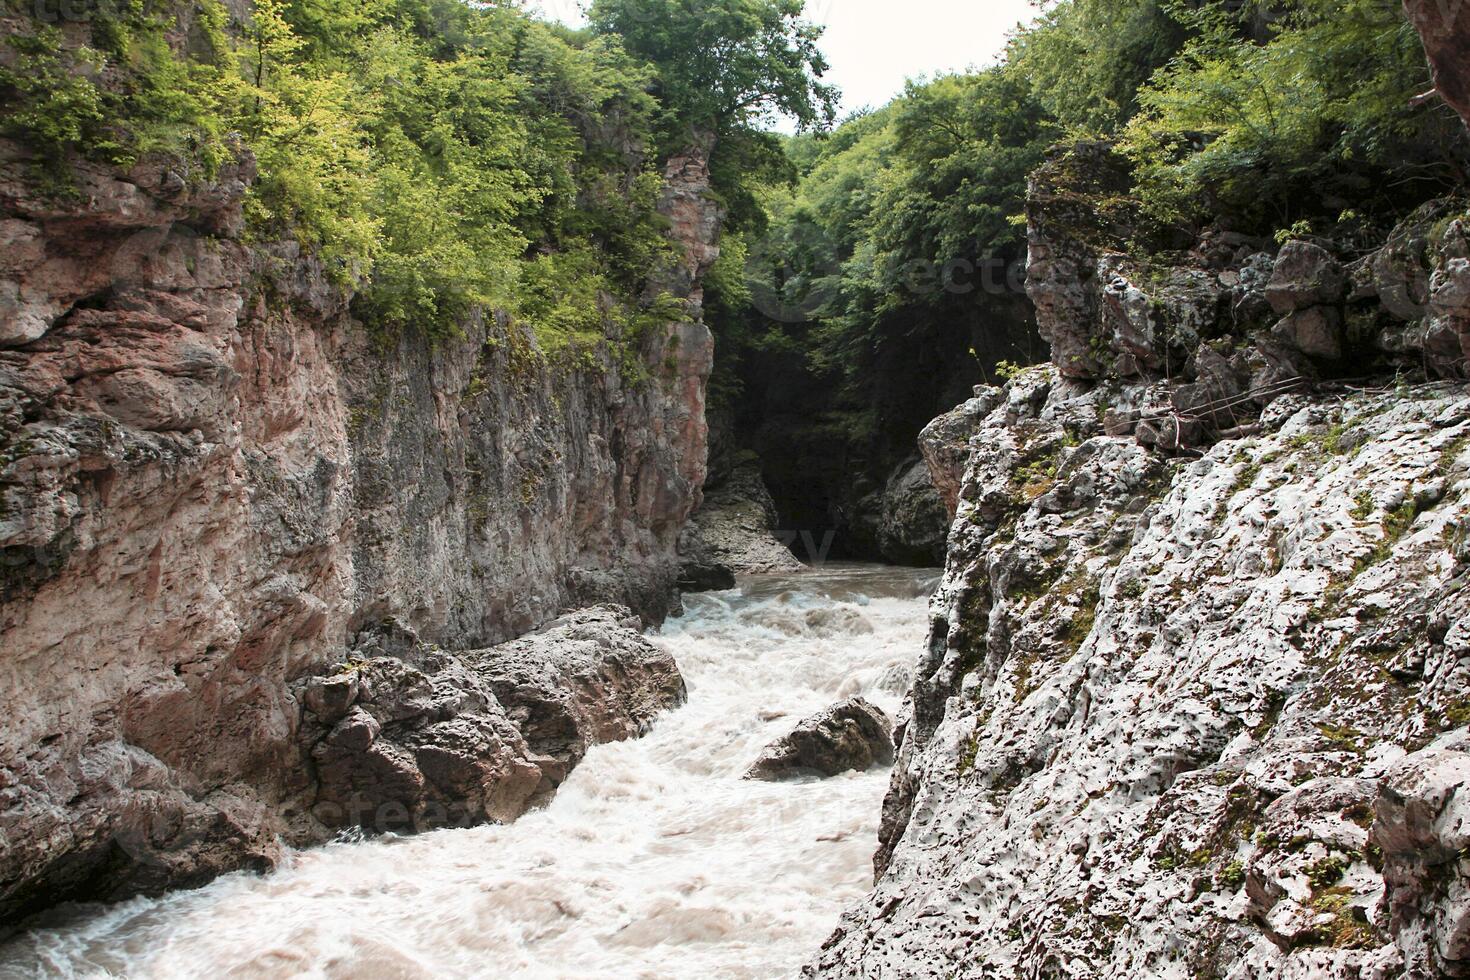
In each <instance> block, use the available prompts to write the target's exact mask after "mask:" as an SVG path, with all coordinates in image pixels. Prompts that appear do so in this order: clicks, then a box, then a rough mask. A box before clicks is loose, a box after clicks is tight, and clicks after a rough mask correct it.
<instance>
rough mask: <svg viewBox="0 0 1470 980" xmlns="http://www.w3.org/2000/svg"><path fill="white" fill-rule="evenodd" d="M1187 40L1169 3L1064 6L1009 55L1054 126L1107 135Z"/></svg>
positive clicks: (1091, 0)
mask: <svg viewBox="0 0 1470 980" xmlns="http://www.w3.org/2000/svg"><path fill="white" fill-rule="evenodd" d="M1189 35H1190V30H1189V25H1188V24H1187V23H1185V22H1184V21H1182V20H1181V18H1179V17H1178V16H1176V14H1175V12H1174V9H1173V5H1172V4H1171V3H1170V2H1169V0H1070V2H1066V3H1060V4H1055V5H1052V6H1051V8H1050V9H1049V10H1047V11H1046V12H1045V13H1044V14H1043V15H1042V17H1041V19H1040V20H1039V22H1038V23H1037V24H1036V25H1035V26H1033V27H1032V28H1030V29H1029V30H1026V31H1023V32H1021V33H1020V34H1019V35H1017V37H1016V38H1015V39H1014V40H1013V41H1012V43H1011V46H1010V50H1009V51H1008V52H1007V54H1008V61H1009V63H1010V65H1011V66H1012V67H1013V68H1014V69H1015V71H1016V72H1017V73H1018V74H1019V75H1020V76H1021V77H1022V78H1024V79H1026V80H1027V81H1028V82H1029V84H1030V85H1031V88H1032V90H1033V91H1034V92H1035V93H1036V97H1037V98H1038V99H1039V100H1040V101H1041V102H1042V104H1043V105H1044V106H1045V107H1046V111H1047V112H1048V113H1049V114H1050V115H1051V116H1052V118H1054V119H1055V120H1056V121H1057V122H1058V123H1059V124H1060V125H1062V126H1065V127H1067V128H1069V129H1073V130H1083V131H1089V132H1094V133H1111V132H1114V131H1116V130H1117V129H1118V127H1119V126H1121V125H1122V124H1123V123H1124V122H1126V121H1127V120H1128V119H1129V118H1130V117H1132V116H1133V114H1134V113H1135V112H1136V111H1137V109H1138V93H1139V90H1140V89H1141V88H1142V87H1143V85H1144V83H1146V82H1147V81H1148V80H1149V78H1150V77H1151V76H1152V75H1153V73H1154V72H1155V71H1157V70H1158V69H1159V68H1162V67H1163V66H1164V65H1166V64H1168V63H1169V62H1170V61H1171V60H1172V59H1173V58H1174V56H1175V55H1176V54H1178V53H1179V51H1180V49H1181V48H1182V47H1183V45H1184V43H1185V41H1186V40H1187V38H1188V37H1189Z"/></svg>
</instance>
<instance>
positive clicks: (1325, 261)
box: [1266, 242, 1348, 315]
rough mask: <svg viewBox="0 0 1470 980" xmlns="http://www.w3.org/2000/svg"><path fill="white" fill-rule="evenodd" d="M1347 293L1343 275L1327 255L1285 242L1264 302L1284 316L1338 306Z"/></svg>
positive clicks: (1319, 249) (1306, 244)
mask: <svg viewBox="0 0 1470 980" xmlns="http://www.w3.org/2000/svg"><path fill="white" fill-rule="evenodd" d="M1347 291H1348V277H1347V273H1346V272H1345V271H1344V270H1343V267H1342V266H1341V265H1340V264H1339V263H1338V261H1337V260H1336V259H1334V258H1333V257H1332V254H1331V253H1330V252H1328V251H1327V250H1326V249H1324V248H1322V247H1321V246H1320V245H1313V244H1312V243H1311V242H1288V243H1287V244H1286V245H1285V246H1284V247H1283V248H1282V249H1281V254H1280V255H1278V256H1277V257H1276V266H1275V269H1274V270H1273V271H1272V273H1271V281H1270V282H1269V283H1268V284H1267V285H1266V300H1267V302H1269V303H1270V304H1271V309H1273V310H1275V311H1276V312H1277V313H1279V314H1282V315H1285V314H1288V313H1294V312H1296V311H1297V310H1300V309H1304V308H1306V307H1308V306H1322V305H1331V304H1334V303H1340V302H1342V300H1343V299H1344V297H1346V296H1347Z"/></svg>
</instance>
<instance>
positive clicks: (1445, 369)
mask: <svg viewBox="0 0 1470 980" xmlns="http://www.w3.org/2000/svg"><path fill="white" fill-rule="evenodd" d="M1118 176H1119V174H1118V171H1117V169H1116V161H1115V160H1114V159H1113V158H1112V157H1111V156H1110V154H1109V153H1108V152H1107V150H1106V148H1105V147H1101V146H1097V145H1084V146H1082V147H1079V148H1077V149H1076V150H1075V151H1073V152H1072V153H1070V154H1067V155H1065V156H1063V157H1059V158H1057V159H1054V160H1053V161H1052V162H1051V163H1050V164H1049V165H1048V167H1047V168H1045V169H1044V170H1043V171H1042V173H1041V174H1039V175H1038V177H1037V179H1036V182H1035V186H1034V187H1033V191H1032V200H1031V209H1030V219H1031V220H1030V231H1031V247H1032V251H1031V270H1030V279H1029V289H1030V291H1031V295H1032V297H1033V299H1034V300H1035V302H1036V305H1037V309H1038V311H1039V318H1040V326H1041V329H1042V332H1043V334H1044V335H1045V336H1047V338H1048V340H1049V341H1050V343H1051V344H1052V347H1053V363H1052V364H1051V365H1048V366H1045V367H1041V368H1036V369H1033V370H1031V371H1028V372H1026V373H1024V374H1023V375H1021V376H1020V377H1018V378H1016V379H1015V380H1013V381H1012V382H1010V383H1009V384H1008V385H1006V386H1005V387H1004V388H982V389H979V390H977V393H976V397H975V398H974V399H973V400H971V401H969V402H967V403H966V404H965V405H963V406H962V407H961V408H959V409H957V410H956V411H955V412H953V413H951V414H950V415H947V416H945V417H944V418H942V419H941V420H938V421H937V422H936V423H935V424H934V425H933V426H931V428H930V429H929V430H927V432H926V435H925V438H924V449H925V453H926V457H927V458H928V459H929V460H930V463H931V467H932V468H933V470H934V480H935V483H936V485H937V486H939V487H940V488H941V489H942V490H945V491H946V494H947V496H949V497H950V498H951V499H953V501H954V506H955V508H956V520H955V522H954V525H953V528H952V530H951V534H950V540H949V555H948V563H947V569H946V575H945V578H944V581H943V584H942V586H941V588H940V591H939V593H938V595H937V597H936V598H935V600H934V603H933V605H932V607H931V614H932V631H931V635H930V640H929V644H928V648H927V650H926V651H925V652H924V653H923V655H922V656H921V658H920V663H919V669H918V671H917V675H916V681H915V684H914V687H913V690H912V693H911V696H910V698H909V702H908V705H907V708H906V711H905V714H904V716H903V717H902V718H901V719H900V726H901V732H900V738H899V743H900V747H899V751H898V760H897V764H896V768H895V773H894V776H893V782H892V786H891V789H890V792H889V795H888V798H887V800H886V802H885V805H884V813H883V829H882V839H881V845H880V850H879V852H878V856H877V861H876V865H877V871H878V879H877V885H876V890H875V891H874V893H873V894H872V896H871V897H870V898H869V900H868V901H867V902H865V903H864V904H863V905H862V906H861V907H859V908H858V909H855V910H854V911H853V912H851V913H850V914H849V915H848V916H847V917H846V918H845V920H844V922H843V924H842V926H841V927H840V928H839V930H838V931H837V933H836V934H835V935H834V936H833V937H832V939H831V940H830V941H829V942H828V943H827V944H826V946H825V948H824V949H823V951H822V952H821V953H820V954H819V955H818V956H817V957H816V958H815V960H814V961H813V963H812V964H811V965H810V966H809V968H808V973H809V974H810V975H814V976H831V977H840V976H852V977H858V976H861V977H865V978H873V977H881V978H889V977H911V976H922V977H941V976H942V977H956V976H959V977H1036V976H1069V977H1135V976H1149V977H1181V978H1183V977H1265V976H1273V977H1274V976H1297V977H1364V976H1395V975H1407V976H1415V977H1421V976H1422V977H1427V976H1440V975H1461V974H1463V973H1465V972H1466V971H1470V945H1467V942H1466V936H1467V935H1470V900H1467V895H1470V866H1467V865H1466V863H1465V860H1464V854H1465V852H1464V850H1463V848H1464V847H1465V845H1466V844H1467V842H1470V840H1467V838H1466V836H1465V826H1466V820H1467V813H1466V810H1465V807H1466V800H1467V794H1470V734H1467V728H1466V726H1467V724H1470V712H1467V705H1470V673H1467V672H1470V645H1467V638H1470V591H1467V590H1466V588H1465V583H1466V581H1467V577H1470V548H1467V546H1466V530H1467V527H1470V452H1467V447H1470V388H1467V387H1466V385H1465V383H1464V381H1463V380H1462V379H1463V378H1464V377H1465V376H1466V372H1467V367H1470V359H1467V354H1470V349H1467V348H1466V347H1465V344H1464V340H1465V337H1466V334H1465V328H1466V324H1467V323H1470V318H1467V317H1470V308H1467V307H1466V306H1465V305H1463V303H1462V302H1461V297H1462V296H1464V295H1466V293H1465V290H1467V289H1470V265H1467V263H1466V261H1465V256H1466V255H1467V252H1466V239H1465V233H1466V227H1467V216H1466V214H1465V210H1464V205H1463V203H1460V202H1455V201H1444V202H1437V203H1436V204H1433V205H1431V206H1429V207H1427V208H1426V209H1424V210H1422V211H1421V212H1420V213H1418V214H1416V215H1414V216H1412V217H1411V218H1410V219H1409V220H1407V221H1405V222H1404V224H1403V225H1401V226H1400V227H1399V228H1398V229H1397V230H1396V231H1395V232H1394V233H1393V234H1392V235H1391V236H1389V237H1388V239H1387V241H1385V243H1384V244H1383V246H1382V247H1381V248H1380V249H1378V250H1376V251H1373V252H1371V253H1369V254H1367V255H1364V256H1361V257H1359V258H1356V259H1354V257H1352V256H1348V255H1341V254H1334V253H1333V251H1332V250H1331V249H1330V248H1327V247H1324V245H1325V244H1326V243H1324V244H1318V243H1309V242H1293V243H1289V244H1287V245H1286V246H1285V247H1282V248H1277V247H1276V246H1275V245H1274V244H1271V243H1266V242H1259V241H1252V240H1248V239H1244V238H1239V237H1233V236H1229V235H1225V234H1221V233H1216V234H1213V235H1210V236H1207V237H1206V238H1205V239H1204V240H1203V241H1201V242H1200V243H1199V245H1198V246H1197V247H1196V248H1195V249H1194V250H1193V251H1191V252H1190V253H1189V254H1187V255H1180V256H1175V257H1174V258H1173V260H1172V262H1171V263H1167V264H1165V263H1158V262H1154V263H1152V264H1149V263H1144V262H1142V261H1140V260H1138V259H1137V258H1135V257H1134V256H1133V255H1132V254H1131V253H1130V252H1129V251H1128V250H1127V248H1126V247H1124V246H1123V245H1122V244H1121V242H1122V238H1123V237H1124V236H1122V235H1120V234H1119V231H1120V229H1121V228H1122V227H1123V226H1125V225H1126V223H1127V222H1128V220H1130V219H1129V215H1128V213H1127V206H1126V201H1124V200H1123V199H1122V198H1121V197H1120V196H1119V195H1118V193H1117V188H1118V183H1117V181H1118ZM1099 199H1101V200H1104V201H1107V202H1109V205H1110V206H1107V207H1097V206H1095V205H1096V203H1097V201H1098V200H1099ZM1396 370H1397V371H1399V372H1400V373H1399V375H1398V379H1399V380H1397V381H1395V373H1394V372H1395V371H1396ZM1426 373H1427V374H1428V375H1429V380H1426V379H1425V374H1426ZM1363 375H1368V376H1370V377H1377V378H1379V379H1382V380H1378V381H1369V382H1364V381H1362V380H1360V379H1361V377H1362V376H1363ZM1435 378H1438V379H1440V380H1433V379H1435ZM1416 379H1417V380H1416Z"/></svg>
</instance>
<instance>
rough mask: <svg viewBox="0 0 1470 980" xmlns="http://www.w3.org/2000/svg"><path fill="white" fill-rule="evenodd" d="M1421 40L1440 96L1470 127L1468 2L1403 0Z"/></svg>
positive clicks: (1469, 20)
mask: <svg viewBox="0 0 1470 980" xmlns="http://www.w3.org/2000/svg"><path fill="white" fill-rule="evenodd" d="M1404 10H1405V11H1406V12H1407V13H1408V15H1409V19H1410V20H1411V21H1413V22H1414V27H1415V28H1417V29H1418V31H1419V36H1420V37H1421V38H1423V39H1424V51H1425V53H1426V54H1428V55H1429V63H1430V65H1431V66H1432V67H1433V69H1434V84H1435V87H1436V88H1437V89H1439V94H1440V96H1441V97H1442V98H1443V99H1444V100H1445V101H1446V102H1447V103H1449V104H1450V105H1451V106H1453V107H1454V110H1455V111H1456V112H1458V113H1459V114H1460V117H1461V118H1462V119H1464V120H1465V124H1466V125H1467V126H1470V4H1467V3H1465V2H1464V0H1404Z"/></svg>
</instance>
